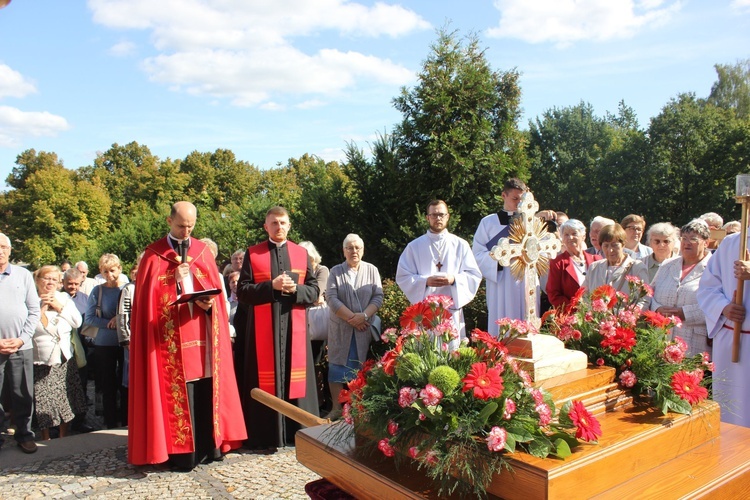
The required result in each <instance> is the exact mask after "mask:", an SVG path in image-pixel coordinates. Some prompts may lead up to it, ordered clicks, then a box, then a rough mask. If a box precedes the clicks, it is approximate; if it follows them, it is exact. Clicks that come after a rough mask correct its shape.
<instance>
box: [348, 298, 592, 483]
mask: <svg viewBox="0 0 750 500" xmlns="http://www.w3.org/2000/svg"><path fill="white" fill-rule="evenodd" d="M451 306H452V300H451V298H450V297H446V296H431V297H428V298H427V299H425V300H424V301H422V302H420V303H417V304H414V305H411V306H410V307H408V308H407V309H406V310H405V311H404V313H403V315H402V316H401V321H400V325H401V330H400V332H399V331H397V330H396V329H394V328H391V329H388V330H386V331H385V332H383V335H382V338H383V341H384V342H385V343H386V344H388V346H389V350H388V351H387V352H385V354H384V355H383V356H382V357H381V358H380V359H379V360H377V361H375V360H371V361H368V362H367V363H366V364H365V365H364V366H363V367H362V369H361V370H360V371H359V372H358V374H357V376H356V378H355V379H354V380H352V381H351V382H350V383H349V384H348V391H346V390H345V391H343V392H342V394H341V396H340V399H341V401H342V403H344V411H343V417H344V420H345V421H346V423H347V424H349V425H343V426H341V427H339V432H343V433H344V435H345V436H349V435H350V434H351V432H355V433H357V434H360V435H365V436H367V437H369V438H371V439H372V440H373V443H377V450H379V452H380V453H382V454H383V455H385V456H386V457H394V459H395V460H398V461H400V460H409V459H411V460H414V461H416V462H417V463H418V464H419V468H420V469H424V470H426V472H427V475H428V476H429V477H431V478H432V479H433V480H434V481H435V483H436V487H437V489H438V493H439V494H440V495H447V494H451V493H453V492H458V493H460V494H462V495H470V494H471V495H480V496H482V495H484V494H485V489H486V487H487V485H488V484H489V482H490V481H491V479H492V476H493V475H494V474H496V473H498V472H500V471H501V470H502V469H503V468H506V469H509V468H510V465H509V462H508V459H507V454H508V453H513V452H515V451H517V450H523V451H525V452H528V453H530V454H532V455H534V456H537V457H547V456H554V457H558V458H565V457H567V456H569V455H570V454H571V448H573V447H575V446H577V445H579V444H580V441H579V440H585V441H596V439H597V438H598V436H600V435H601V430H600V427H599V423H598V421H597V420H596V418H594V417H593V416H592V415H591V414H590V413H589V412H588V410H586V408H585V407H584V406H583V404H581V403H580V402H577V401H576V402H570V403H566V405H565V406H564V407H563V408H562V409H561V410H560V412H559V414H558V415H556V413H557V412H556V408H555V405H554V402H553V401H552V399H551V397H550V396H549V394H547V393H544V392H542V391H541V390H538V389H536V388H534V387H533V385H532V382H531V379H530V377H529V375H528V374H527V373H525V372H524V371H523V370H522V369H520V368H519V366H518V364H517V363H516V361H515V360H514V358H513V357H512V356H510V355H509V354H508V350H507V349H506V347H505V345H504V343H503V341H498V340H497V339H496V338H494V337H492V336H491V335H489V334H488V333H487V332H483V331H480V330H474V331H473V332H472V333H471V343H470V344H469V343H468V342H464V343H462V344H461V346H460V347H459V348H458V349H457V350H455V351H450V350H449V349H448V344H449V342H450V341H451V340H453V339H455V338H456V336H457V334H456V331H455V328H454V326H453V321H452V317H451V313H450V311H449V308H450V307H451ZM499 324H500V327H501V336H500V338H503V339H504V341H507V339H509V338H514V337H515V336H518V335H520V334H524V333H527V332H529V331H530V330H531V327H530V326H529V325H528V324H527V323H526V322H523V321H515V320H513V321H511V320H504V321H500V322H499ZM556 417H557V418H556Z"/></svg>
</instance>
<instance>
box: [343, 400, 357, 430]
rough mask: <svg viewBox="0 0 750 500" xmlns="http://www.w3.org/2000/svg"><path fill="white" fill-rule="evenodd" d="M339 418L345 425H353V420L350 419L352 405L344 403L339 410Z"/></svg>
mask: <svg viewBox="0 0 750 500" xmlns="http://www.w3.org/2000/svg"><path fill="white" fill-rule="evenodd" d="M341 416H342V417H344V422H346V423H347V424H349V425H352V424H354V419H353V418H352V405H350V404H349V403H346V404H345V405H344V407H343V408H342V409H341Z"/></svg>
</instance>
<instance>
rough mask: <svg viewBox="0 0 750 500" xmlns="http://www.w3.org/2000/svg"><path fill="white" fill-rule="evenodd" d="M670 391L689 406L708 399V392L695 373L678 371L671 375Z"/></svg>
mask: <svg viewBox="0 0 750 500" xmlns="http://www.w3.org/2000/svg"><path fill="white" fill-rule="evenodd" d="M672 389H673V390H674V393H675V394H677V395H678V396H679V397H680V398H682V399H684V400H685V401H687V402H688V403H690V404H691V405H694V404H696V403H700V402H701V401H703V400H704V399H706V398H707V397H708V390H707V389H706V388H705V387H703V386H702V385H701V379H700V377H698V376H697V375H696V374H695V373H690V372H686V371H679V372H677V373H675V374H674V375H672Z"/></svg>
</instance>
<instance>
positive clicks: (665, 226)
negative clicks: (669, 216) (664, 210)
mask: <svg viewBox="0 0 750 500" xmlns="http://www.w3.org/2000/svg"><path fill="white" fill-rule="evenodd" d="M677 239H678V234H677V228H676V227H674V226H673V225H672V224H671V223H669V222H657V223H656V224H653V225H652V226H651V227H649V228H648V231H646V242H647V243H648V245H649V246H650V247H651V248H652V249H653V251H654V253H650V254H648V255H647V256H646V257H644V258H643V259H642V262H643V263H644V264H645V265H646V267H647V268H648V279H649V283H650V282H651V281H652V280H653V279H654V276H656V271H658V270H659V266H661V265H662V264H663V263H664V261H665V260H667V259H671V258H672V257H674V256H675V255H676V254H677V251H676V247H677Z"/></svg>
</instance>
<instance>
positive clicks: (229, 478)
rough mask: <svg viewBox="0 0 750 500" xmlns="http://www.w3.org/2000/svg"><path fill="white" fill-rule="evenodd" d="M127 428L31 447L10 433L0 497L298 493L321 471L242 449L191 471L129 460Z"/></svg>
mask: <svg viewBox="0 0 750 500" xmlns="http://www.w3.org/2000/svg"><path fill="white" fill-rule="evenodd" d="M126 443H127V431H126V430H125V429H115V430H105V431H97V432H92V433H90V434H77V435H73V436H69V437H66V438H63V439H53V440H51V441H45V442H37V444H38V445H39V450H38V451H37V452H36V453H34V454H32V455H27V454H25V453H23V452H22V451H21V449H20V448H18V447H17V446H16V444H15V441H13V439H12V438H10V439H7V440H6V442H5V445H4V446H3V448H2V449H0V499H31V498H43V497H44V498H80V497H87V498H118V497H119V498H139V499H140V498H157V499H168V498H238V499H239V498H242V499H246V498H253V499H254V498H258V499H262V498H269V499H271V498H274V499H275V498H294V499H297V498H298V499H304V498H307V495H305V489H304V488H305V484H306V483H308V482H310V481H314V480H315V479H318V478H319V476H318V475H317V474H315V473H314V472H312V471H310V470H309V469H307V468H305V467H304V466H303V465H301V464H299V463H298V462H297V460H296V458H295V451H294V448H282V449H280V450H279V451H277V452H276V453H273V454H264V453H255V452H249V451H246V450H237V451H235V452H232V453H229V454H227V455H226V457H225V459H224V461H222V462H213V463H211V464H207V465H200V466H198V467H196V468H195V469H194V470H193V471H191V472H172V471H170V470H168V469H167V468H165V467H164V466H139V467H137V466H133V465H130V464H128V463H127V459H126V453H127V447H126Z"/></svg>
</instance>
